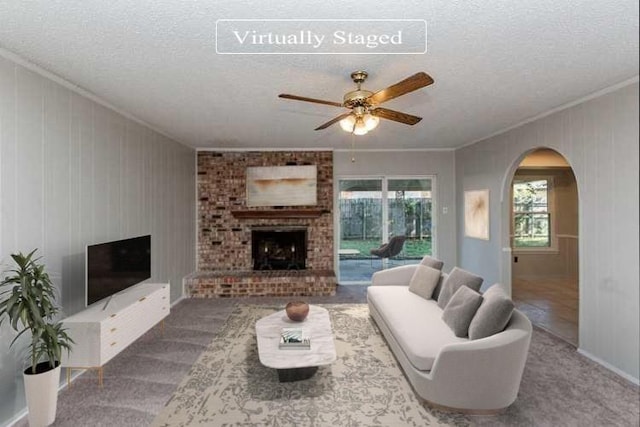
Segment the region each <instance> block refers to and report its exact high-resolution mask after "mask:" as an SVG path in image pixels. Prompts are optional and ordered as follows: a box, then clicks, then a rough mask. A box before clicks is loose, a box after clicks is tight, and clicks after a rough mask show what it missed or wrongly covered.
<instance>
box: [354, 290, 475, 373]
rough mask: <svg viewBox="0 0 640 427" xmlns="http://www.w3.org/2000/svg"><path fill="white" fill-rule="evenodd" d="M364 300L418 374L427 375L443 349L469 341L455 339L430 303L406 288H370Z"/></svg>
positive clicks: (433, 305)
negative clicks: (423, 373) (373, 309)
mask: <svg viewBox="0 0 640 427" xmlns="http://www.w3.org/2000/svg"><path fill="white" fill-rule="evenodd" d="M367 299H368V300H369V303H370V304H371V305H372V306H373V307H374V308H375V310H376V311H377V312H378V313H379V314H380V317H382V320H383V321H384V323H385V325H386V326H387V327H388V328H389V330H390V332H391V333H392V334H393V337H394V338H395V340H396V341H397V342H398V345H400V347H401V348H402V351H403V352H404V354H405V355H406V356H407V359H409V361H410V362H411V364H412V365H413V366H414V367H415V368H416V369H418V370H421V371H430V370H431V368H432V366H433V362H434V360H435V359H436V357H437V356H438V354H439V353H440V350H441V349H442V348H443V347H444V346H445V345H447V344H452V343H457V342H467V341H469V339H468V338H458V337H456V336H455V335H454V333H453V331H452V330H451V329H449V327H448V326H447V324H446V323H444V322H443V321H442V319H441V316H442V310H441V309H440V308H439V307H438V305H437V304H436V302H435V301H434V300H426V299H424V298H422V297H419V296H418V295H416V294H414V293H413V292H410V291H409V287H408V286H370V287H369V289H368V290H367ZM427 326H428V327H427Z"/></svg>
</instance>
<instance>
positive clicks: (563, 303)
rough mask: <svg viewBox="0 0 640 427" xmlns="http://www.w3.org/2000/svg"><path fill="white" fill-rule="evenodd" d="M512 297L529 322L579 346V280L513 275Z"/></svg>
mask: <svg viewBox="0 0 640 427" xmlns="http://www.w3.org/2000/svg"><path fill="white" fill-rule="evenodd" d="M512 297H513V301H514V303H515V305H516V307H518V309H520V310H521V311H522V312H524V313H525V314H526V315H527V316H528V317H529V319H530V320H531V322H532V323H533V324H535V325H537V326H539V327H541V328H543V329H545V330H547V331H548V332H550V333H552V334H554V335H556V336H558V337H560V338H562V339H563V340H565V341H567V342H568V343H570V344H572V345H574V346H576V347H577V346H578V280H577V278H570V277H554V278H541V277H535V278H534V277H527V278H525V277H514V278H513V281H512Z"/></svg>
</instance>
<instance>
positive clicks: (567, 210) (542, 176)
mask: <svg viewBox="0 0 640 427" xmlns="http://www.w3.org/2000/svg"><path fill="white" fill-rule="evenodd" d="M509 193H510V196H509V199H508V200H509V205H510V212H509V214H510V215H509V218H510V232H509V237H510V247H511V292H512V297H513V300H514V302H515V304H516V306H517V307H518V308H519V309H520V310H521V311H523V312H524V313H525V314H526V315H527V316H528V317H529V318H530V320H531V321H532V322H533V323H534V324H535V325H537V326H540V327H542V328H544V329H546V330H548V331H549V332H551V333H553V334H554V335H556V336H559V337H561V338H563V339H564V340H565V341H567V342H569V343H571V344H573V345H575V346H576V347H577V346H578V336H579V334H578V332H579V325H578V319H579V317H578V311H579V283H578V280H579V274H578V238H579V236H578V230H579V227H578V218H579V216H578V187H577V182H576V178H575V175H574V173H573V170H572V168H571V165H570V164H569V163H568V162H567V161H566V159H565V158H564V157H563V156H562V155H561V154H560V153H558V152H557V151H555V150H552V149H548V148H540V149H536V150H533V151H530V152H529V153H527V154H526V155H525V156H524V157H523V158H522V160H521V162H520V163H519V164H518V166H517V168H516V169H515V172H514V173H513V177H512V180H511V185H510V188H509Z"/></svg>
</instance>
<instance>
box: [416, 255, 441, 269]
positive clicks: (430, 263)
mask: <svg viewBox="0 0 640 427" xmlns="http://www.w3.org/2000/svg"><path fill="white" fill-rule="evenodd" d="M420 265H426V266H427V267H431V268H435V269H436V270H442V266H443V265H444V262H442V261H440V260H439V259H437V258H434V257H431V256H429V255H425V256H424V257H423V258H422V261H420Z"/></svg>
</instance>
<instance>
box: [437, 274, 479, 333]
mask: <svg viewBox="0 0 640 427" xmlns="http://www.w3.org/2000/svg"><path fill="white" fill-rule="evenodd" d="M481 303H482V295H480V294H479V293H478V292H476V291H474V290H472V289H470V288H469V287H467V286H460V287H459V288H458V290H457V291H456V293H455V294H453V297H451V299H450V300H449V303H448V304H447V306H446V307H445V308H444V311H443V312H442V320H444V322H445V323H446V324H447V325H449V327H450V328H451V330H452V331H453V333H454V334H455V335H456V336H457V337H466V336H468V335H469V324H470V323H471V319H473V316H474V315H475V314H476V311H478V307H480V304H481Z"/></svg>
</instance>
